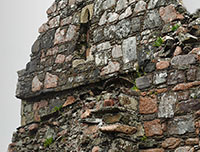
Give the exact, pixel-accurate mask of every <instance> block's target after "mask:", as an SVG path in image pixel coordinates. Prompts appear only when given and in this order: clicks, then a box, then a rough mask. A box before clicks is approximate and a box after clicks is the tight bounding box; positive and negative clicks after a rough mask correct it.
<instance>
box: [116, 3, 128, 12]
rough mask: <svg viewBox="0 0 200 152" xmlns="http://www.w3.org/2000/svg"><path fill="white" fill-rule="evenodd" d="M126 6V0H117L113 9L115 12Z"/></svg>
mask: <svg viewBox="0 0 200 152" xmlns="http://www.w3.org/2000/svg"><path fill="white" fill-rule="evenodd" d="M127 6H128V1H127V0H118V1H117V6H116V9H115V11H116V12H117V11H120V10H122V9H124V8H126V7H127Z"/></svg>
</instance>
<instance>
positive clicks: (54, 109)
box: [53, 106, 62, 112]
mask: <svg viewBox="0 0 200 152" xmlns="http://www.w3.org/2000/svg"><path fill="white" fill-rule="evenodd" d="M61 108H62V106H59V107H58V106H55V107H54V108H53V112H57V111H60V110H61Z"/></svg>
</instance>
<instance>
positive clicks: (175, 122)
mask: <svg viewBox="0 0 200 152" xmlns="http://www.w3.org/2000/svg"><path fill="white" fill-rule="evenodd" d="M47 14H48V22H47V23H44V24H43V25H42V26H41V27H40V28H39V33H40V35H39V37H38V39H37V40H36V41H35V43H34V44H33V46H32V54H31V61H30V62H29V63H28V64H27V66H26V69H24V70H21V71H19V72H18V75H19V80H18V84H17V91H16V96H17V97H18V98H20V99H22V108H21V118H22V121H21V125H22V126H21V127H19V128H18V129H17V132H16V133H14V134H13V139H12V143H11V144H10V145H9V152H27V151H34V152H35V151H36V152H37V151H38V152H40V151H48V152H49V151H52V152H55V151H59V152H62V151H63V152H68V151H69V152H73V151H74V152H88V151H92V152H107V151H108V152H123V151H125V152H137V151H140V152H164V151H166V152H172V151H176V152H179V151H180V152H183V151H190V152H193V151H200V144H199V129H200V66H199V63H200V15H199V14H200V13H199V12H196V14H189V13H188V12H187V11H186V10H185V8H184V7H183V6H182V5H181V3H180V2H179V1H177V0H170V1H164V0H118V1H116V0H93V1H92V0H87V1H83V0H56V1H55V2H54V3H53V5H52V6H51V7H50V8H49V9H48V10H47Z"/></svg>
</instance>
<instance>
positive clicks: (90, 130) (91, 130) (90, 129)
mask: <svg viewBox="0 0 200 152" xmlns="http://www.w3.org/2000/svg"><path fill="white" fill-rule="evenodd" d="M98 129H99V127H98V126H97V125H92V126H88V127H87V128H86V129H85V130H84V131H83V133H84V134H85V135H92V134H95V133H97V131H98Z"/></svg>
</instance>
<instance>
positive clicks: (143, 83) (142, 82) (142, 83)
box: [136, 76, 150, 89]
mask: <svg viewBox="0 0 200 152" xmlns="http://www.w3.org/2000/svg"><path fill="white" fill-rule="evenodd" d="M136 86H137V87H138V88H139V89H145V88H148V87H150V83H149V79H148V77H146V76H143V77H139V78H137V79H136Z"/></svg>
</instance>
